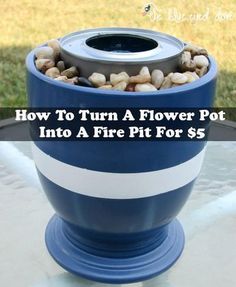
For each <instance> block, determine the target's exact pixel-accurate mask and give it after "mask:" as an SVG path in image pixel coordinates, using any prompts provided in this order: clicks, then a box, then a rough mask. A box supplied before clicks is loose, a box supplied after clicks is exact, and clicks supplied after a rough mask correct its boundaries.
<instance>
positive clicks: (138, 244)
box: [26, 51, 217, 283]
mask: <svg viewBox="0 0 236 287" xmlns="http://www.w3.org/2000/svg"><path fill="white" fill-rule="evenodd" d="M209 59H210V69H209V72H208V73H207V74H206V75H204V76H203V77H202V78H200V79H199V80H197V81H195V82H192V83H189V84H186V85H183V86H180V87H174V88H171V89H167V90H161V91H157V92H148V93H142V92H140V93H137V92H119V91H114V90H101V89H93V88H85V87H79V86H73V85H69V84H66V83H62V82H59V81H55V80H53V79H50V78H48V77H46V76H45V75H43V74H41V73H40V72H39V71H37V69H36V68H35V65H34V53H33V51H32V52H31V53H30V54H29V55H28V57H27V60H26V65H27V89H28V99H29V106H30V107H33V108H37V107H45V108H51V107H67V108H70V107H71V108H78V109H79V108H101V107H103V108H104V107H109V108H131V107H134V108H143V107H145V108H165V107H166V108H199V107H211V106H212V102H213V98H214V94H215V86H216V75H217V67H216V63H215V61H214V59H213V58H212V57H210V58H209ZM204 146H205V142H203V141H195V142H194V141H166V142H164V141H159V142H158V141H136V142H134V141H133V142H128V141H123V142H121V141H120V142H118V141H102V142H101V141H100V142H99V141H97V142H96V141H87V142H85V141H37V142H35V143H34V144H33V153H34V159H35V164H36V167H37V170H38V174H39V177H40V180H41V184H42V186H43V189H44V191H45V193H46V195H47V197H48V199H49V201H50V203H51V204H52V206H53V208H54V209H55V211H56V215H55V216H54V217H53V218H52V219H51V220H50V222H49V224H48V226H47V229H46V244H47V248H48V250H49V252H50V254H51V255H52V257H53V258H54V259H55V260H56V261H57V262H58V263H59V264H60V265H61V266H62V267H63V268H65V269H66V270H68V271H69V272H72V273H75V274H77V275H80V276H83V277H86V278H88V279H91V280H95V281H100V282H109V283H129V282H135V281H142V280H145V279H149V278H151V277H154V276H156V275H158V274H160V273H161V272H163V271H165V270H167V269H168V268H169V267H170V266H171V265H173V264H174V262H175V261H176V260H177V259H178V258H179V256H180V254H181V252H182V250H183V246H184V234H183V230H182V227H181V225H180V223H179V222H178V221H177V220H176V219H175V218H176V216H177V214H178V213H179V212H180V210H181V208H182V207H183V205H184V204H185V202H186V200H187V198H188V196H189V194H190V192H191V189H192V187H193V184H194V181H195V179H196V177H197V176H198V173H199V171H200V168H201V164H202V160H203V156H204Z"/></svg>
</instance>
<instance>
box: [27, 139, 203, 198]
mask: <svg viewBox="0 0 236 287" xmlns="http://www.w3.org/2000/svg"><path fill="white" fill-rule="evenodd" d="M32 151H33V155H34V160H35V163H36V166H37V168H38V170H39V171H40V172H41V173H42V174H43V175H44V176H45V177H46V178H48V179H49V180H50V181H52V182H54V183H55V184H57V185H59V186H61V187H63V188H65V189H68V190H70V191H73V192H76V193H79V194H83V195H88V196H94V197H100V198H111V199H129V198H142V197H148V196H153V195H157V194H161V193H165V192H168V191H171V190H174V189H177V188H180V187H182V186H184V185H186V184H188V183H190V182H191V181H192V180H194V179H195V178H196V177H197V176H198V174H199V172H200V169H201V165H202V162H203V157H204V152H205V149H203V150H202V151H201V152H200V153H198V154H197V155H196V156H194V157H193V158H191V159H190V160H187V161H185V162H183V163H181V164H179V165H176V166H173V167H170V168H165V169H161V170H157V171H150V172H139V173H111V172H101V171H94V170H89V169H85V168H80V167H75V166H73V165H69V164H67V163H63V162H61V161H59V160H57V159H55V158H53V157H51V156H49V155H47V154H46V153H44V152H43V151H42V150H40V149H39V148H38V147H37V146H36V145H35V144H33V145H32Z"/></svg>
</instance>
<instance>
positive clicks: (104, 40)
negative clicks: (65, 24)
mask: <svg viewBox="0 0 236 287" xmlns="http://www.w3.org/2000/svg"><path fill="white" fill-rule="evenodd" d="M86 44H87V45H88V46H89V47H91V48H94V49H97V50H102V51H107V52H116V53H137V52H145V51H149V50H153V49H155V48H157V47H158V43H157V42H156V41H155V40H153V39H150V38H146V37H141V36H137V35H131V34H107V35H98V36H94V37H91V38H89V39H88V40H87V41H86Z"/></svg>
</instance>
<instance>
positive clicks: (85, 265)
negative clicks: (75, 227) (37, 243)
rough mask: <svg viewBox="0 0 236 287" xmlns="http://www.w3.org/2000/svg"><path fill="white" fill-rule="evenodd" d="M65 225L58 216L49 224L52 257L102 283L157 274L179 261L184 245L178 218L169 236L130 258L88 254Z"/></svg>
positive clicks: (139, 279)
mask: <svg viewBox="0 0 236 287" xmlns="http://www.w3.org/2000/svg"><path fill="white" fill-rule="evenodd" d="M63 225H66V223H65V222H64V221H63V220H62V219H60V218H59V217H58V216H57V215H54V216H53V217H52V219H51V220H50V222H49V223H48V226H47V229H46V234H45V240H46V245H47V248H48V251H49V253H50V254H51V256H52V257H53V258H54V260H55V261H56V262H57V263H58V264H59V265H60V266H62V267H63V268H64V269H66V270H67V271H69V272H71V273H74V274H76V275H78V276H81V277H85V278H87V279H89V280H93V281H98V282H103V283H112V284H122V283H132V282H139V281H144V280H147V279H150V278H152V277H154V276H157V275H159V274H161V273H162V272H164V271H166V270H167V269H169V268H170V267H171V266H172V265H173V264H174V263H175V262H176V261H177V259H178V258H179V256H180V255H181V253H182V251H183V247H184V232H183V229H182V226H181V224H180V223H179V222H178V220H176V219H175V220H173V221H172V222H171V223H170V224H169V225H168V226H166V228H167V236H166V237H165V239H164V240H163V241H161V242H160V244H159V245H158V246H155V248H154V249H152V250H148V251H147V252H146V253H141V252H139V255H137V256H130V257H127V256H123V257H122V254H121V256H120V257H117V255H116V257H111V256H109V257H105V256H98V255H94V254H92V253H89V252H87V251H85V250H86V248H81V244H78V245H77V244H75V243H74V242H73V240H70V239H69V237H68V235H67V234H66V232H65V228H64V226H63Z"/></svg>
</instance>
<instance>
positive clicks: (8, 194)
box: [0, 142, 236, 287]
mask: <svg viewBox="0 0 236 287" xmlns="http://www.w3.org/2000/svg"><path fill="white" fill-rule="evenodd" d="M53 213H54V212H53V209H52V207H51V206H50V204H49V202H48V201H47V199H46V196H45V195H44V193H43V191H42V188H41V187H40V184H39V181H38V178H37V174H36V171H35V168H34V163H33V160H32V158H31V152H30V143H29V142H11V143H10V142H0V228H1V236H0V286H4V287H14V286H17V287H75V286H76V287H77V286H79V287H89V286H93V287H95V286H96V287H97V286H112V285H109V284H100V283H96V282H91V281H87V280H84V279H82V278H78V277H75V276H73V275H71V274H69V273H67V272H66V271H64V270H63V269H62V268H61V267H59V266H58V265H57V264H56V263H55V262H54V261H53V259H52V258H51V257H50V255H49V254H48V252H47V250H46V247H45V244H44V230H45V227H46V224H47V222H48V220H49V218H50V217H51V216H52V215H53ZM179 219H180V221H181V222H182V224H183V226H184V229H185V233H186V245H185V249H184V253H183V255H182V256H181V258H180V260H179V261H178V262H177V263H176V264H175V265H174V267H172V268H171V269H170V270H169V271H167V272H166V273H164V274H163V275H161V276H159V277H157V278H154V279H152V280H148V281H145V282H140V283H136V284H127V285H124V284H122V285H115V286H148V287H151V286H155V287H195V286H196V287H205V286H206V287H233V286H236V142H224V143H220V142H218V143H217V142H215V143H212V142H211V143H209V144H208V148H207V152H206V157H205V161H204V165H203V168H202V171H201V174H200V176H199V178H198V180H197V182H196V184H195V187H194V190H193V192H192V195H191V196H190V198H189V200H188V202H187V204H186V205H185V207H184V208H183V210H182V212H181V214H180V216H179ZM113 286H114V285H113Z"/></svg>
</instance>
